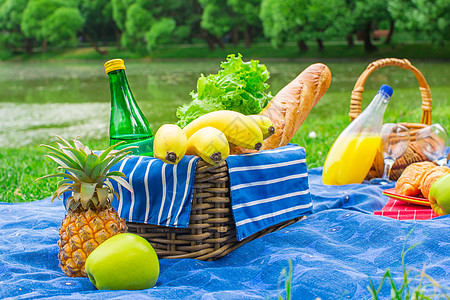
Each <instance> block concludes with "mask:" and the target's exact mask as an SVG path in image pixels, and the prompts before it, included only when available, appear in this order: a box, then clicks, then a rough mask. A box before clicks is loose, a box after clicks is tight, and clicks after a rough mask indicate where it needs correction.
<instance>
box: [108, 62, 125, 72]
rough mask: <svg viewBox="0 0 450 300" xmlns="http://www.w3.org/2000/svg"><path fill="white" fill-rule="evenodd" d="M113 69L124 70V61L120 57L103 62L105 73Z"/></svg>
mask: <svg viewBox="0 0 450 300" xmlns="http://www.w3.org/2000/svg"><path fill="white" fill-rule="evenodd" d="M115 70H125V63H124V62H123V60H122V59H120V58H116V59H111V60H108V61H107V62H105V73H106V74H108V73H109V72H111V71H115Z"/></svg>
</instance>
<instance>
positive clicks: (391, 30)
mask: <svg viewBox="0 0 450 300" xmlns="http://www.w3.org/2000/svg"><path fill="white" fill-rule="evenodd" d="M394 29H395V21H394V20H391V21H390V23H389V33H388V35H387V37H386V40H385V41H384V43H385V44H390V43H391V40H392V35H393V34H394Z"/></svg>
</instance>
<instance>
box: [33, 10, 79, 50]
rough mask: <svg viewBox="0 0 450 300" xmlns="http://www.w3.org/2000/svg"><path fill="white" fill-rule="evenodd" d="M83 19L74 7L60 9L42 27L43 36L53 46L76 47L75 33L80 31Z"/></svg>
mask: <svg viewBox="0 0 450 300" xmlns="http://www.w3.org/2000/svg"><path fill="white" fill-rule="evenodd" d="M83 24H84V19H83V17H82V16H81V13H80V11H79V10H78V9H77V8H74V7H60V8H58V9H57V10H56V11H55V12H54V13H53V14H51V15H50V16H49V17H48V18H47V19H46V22H45V23H44V26H43V27H42V32H43V36H44V37H45V38H46V39H47V40H48V41H49V42H50V43H53V44H55V45H61V46H64V45H76V44H77V43H78V40H77V38H76V37H77V35H76V33H77V32H78V31H79V30H81V28H82V27H83Z"/></svg>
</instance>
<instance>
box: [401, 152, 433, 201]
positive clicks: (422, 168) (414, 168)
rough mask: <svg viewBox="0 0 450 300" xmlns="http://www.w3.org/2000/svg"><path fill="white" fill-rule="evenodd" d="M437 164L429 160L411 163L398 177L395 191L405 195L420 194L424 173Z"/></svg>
mask: <svg viewBox="0 0 450 300" xmlns="http://www.w3.org/2000/svg"><path fill="white" fill-rule="evenodd" d="M435 166H436V165H435V164H434V163H432V162H429V161H424V162H417V163H412V164H410V165H409V166H407V167H406V168H405V170H404V171H403V172H402V174H401V175H400V177H399V178H398V180H397V183H396V184H395V191H396V192H397V193H399V194H400V195H404V196H413V197H414V196H417V195H419V194H420V185H421V182H422V177H423V175H424V174H425V172H426V171H428V170H430V169H432V168H434V167H435Z"/></svg>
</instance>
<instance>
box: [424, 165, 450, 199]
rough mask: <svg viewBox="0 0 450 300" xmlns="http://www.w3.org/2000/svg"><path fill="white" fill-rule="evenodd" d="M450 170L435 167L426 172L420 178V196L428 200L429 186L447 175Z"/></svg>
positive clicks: (443, 167)
mask: <svg viewBox="0 0 450 300" xmlns="http://www.w3.org/2000/svg"><path fill="white" fill-rule="evenodd" d="M449 173H450V169H449V168H448V167H447V166H435V167H434V168H432V169H430V170H427V171H426V172H425V174H424V175H423V177H422V180H421V183H420V186H419V189H420V191H421V192H422V195H423V196H424V197H425V198H427V199H428V195H429V193H430V189H431V186H432V185H433V183H434V182H435V181H436V180H437V179H439V178H441V177H442V176H444V175H446V174H449Z"/></svg>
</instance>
